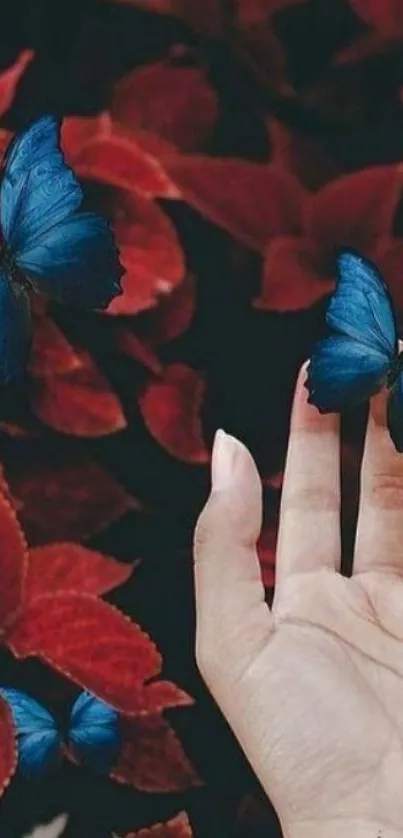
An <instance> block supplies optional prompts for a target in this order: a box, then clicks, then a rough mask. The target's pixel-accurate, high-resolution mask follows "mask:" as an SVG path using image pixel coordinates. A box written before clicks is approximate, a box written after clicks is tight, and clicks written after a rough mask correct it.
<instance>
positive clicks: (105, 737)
mask: <svg viewBox="0 0 403 838" xmlns="http://www.w3.org/2000/svg"><path fill="white" fill-rule="evenodd" d="M69 741H70V742H71V744H72V745H73V747H74V750H75V752H76V754H77V756H79V758H80V759H81V760H82V762H83V763H85V764H86V765H88V766H90V767H91V768H92V769H93V770H95V771H97V772H100V773H105V772H108V771H109V770H110V769H111V768H112V766H113V764H114V762H115V761H116V759H117V756H118V753H119V749H120V744H121V736H120V726H119V714H118V712H117V710H114V709H113V707H110V706H109V704H106V703H105V702H104V701H100V700H99V699H98V698H95V696H93V695H91V694H90V693H87V692H83V693H80V695H79V697H78V698H77V700H76V702H75V703H74V705H73V709H72V711H71V717H70V729H69Z"/></svg>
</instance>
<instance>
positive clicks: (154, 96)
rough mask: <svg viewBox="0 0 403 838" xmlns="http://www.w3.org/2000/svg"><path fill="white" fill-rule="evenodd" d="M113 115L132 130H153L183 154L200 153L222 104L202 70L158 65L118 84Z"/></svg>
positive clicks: (151, 66)
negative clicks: (185, 152) (186, 152)
mask: <svg viewBox="0 0 403 838" xmlns="http://www.w3.org/2000/svg"><path fill="white" fill-rule="evenodd" d="M111 112H112V117H113V118H114V119H115V120H116V121H117V122H118V123H121V124H122V125H123V126H125V127H127V128H129V129H132V130H133V129H138V128H140V129H143V130H146V131H152V132H154V133H156V134H159V135H160V136H161V137H163V138H164V139H166V140H168V141H169V142H171V143H173V144H174V145H175V146H177V147H178V148H180V149H182V151H197V150H200V149H201V148H202V147H203V146H204V145H205V143H206V142H207V140H208V139H209V137H210V136H211V134H212V131H213V128H214V125H215V122H216V120H217V117H218V103H217V97H216V94H215V92H214V90H213V88H212V87H211V86H210V85H209V83H208V81H207V79H206V75H205V73H204V72H203V71H202V70H201V69H200V68H199V67H183V66H175V65H173V64H172V63H169V62H158V63H156V64H149V65H148V66H147V67H141V68H140V69H138V70H135V71H134V72H133V73H130V74H129V75H128V76H126V77H124V78H123V79H122V80H121V81H120V82H118V84H117V85H116V87H115V89H114V91H113V95H112V108H111Z"/></svg>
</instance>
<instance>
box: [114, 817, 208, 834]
mask: <svg viewBox="0 0 403 838" xmlns="http://www.w3.org/2000/svg"><path fill="white" fill-rule="evenodd" d="M126 838H193V832H192V828H191V826H190V822H189V818H188V816H187V814H186V812H181V813H180V814H179V815H177V816H176V818H173V819H172V820H171V821H168V823H156V824H155V825H154V826H151V827H150V828H149V829H140V832H130V834H129V835H126Z"/></svg>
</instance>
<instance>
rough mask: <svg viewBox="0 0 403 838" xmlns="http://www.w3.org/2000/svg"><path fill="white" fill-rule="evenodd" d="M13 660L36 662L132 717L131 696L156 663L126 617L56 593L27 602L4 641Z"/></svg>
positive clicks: (81, 597) (80, 596)
mask: <svg viewBox="0 0 403 838" xmlns="http://www.w3.org/2000/svg"><path fill="white" fill-rule="evenodd" d="M7 644H8V646H9V647H10V649H11V650H12V651H13V653H14V654H15V655H16V657H18V658H28V657H33V656H34V657H38V658H39V659H40V660H42V661H43V662H44V663H47V664H49V665H50V666H51V667H53V668H54V669H56V671H58V672H60V673H61V674H62V675H65V676H67V677H68V678H70V679H71V680H72V681H74V682H75V683H76V684H78V685H79V686H80V687H83V688H84V689H87V690H89V691H90V692H92V693H94V695H97V696H98V697H99V698H101V699H103V700H104V701H106V702H108V703H109V704H112V705H113V706H114V707H116V709H117V710H120V711H121V712H122V713H127V714H129V715H130V714H131V713H136V712H137V690H138V689H141V688H142V685H143V682H144V681H145V680H147V679H148V678H151V677H153V676H154V675H157V674H158V673H159V671H160V668H161V658H160V655H159V653H158V652H157V649H156V647H155V646H154V644H153V643H152V642H151V640H150V638H149V637H148V636H147V635H146V634H144V632H142V631H141V630H140V628H139V627H138V626H136V625H135V624H134V623H131V622H130V621H129V620H128V619H127V617H125V616H124V615H123V614H121V613H120V612H119V611H117V609H116V608H113V607H112V606H111V605H108V604H107V603H105V602H102V601H101V600H99V599H95V598H94V597H93V596H91V595H89V594H84V593H75V592H73V591H67V592H66V591H62V592H59V593H56V594H51V595H43V596H40V597H38V598H37V599H35V600H31V602H28V603H27V605H26V607H25V608H24V610H23V612H22V614H21V616H20V618H19V620H18V621H17V623H15V624H14V626H13V627H12V628H11V631H10V632H9V634H8V636H7Z"/></svg>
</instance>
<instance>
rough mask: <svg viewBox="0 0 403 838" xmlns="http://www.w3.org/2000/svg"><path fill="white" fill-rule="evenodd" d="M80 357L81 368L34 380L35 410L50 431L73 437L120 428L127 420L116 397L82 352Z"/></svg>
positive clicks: (104, 432) (105, 433)
mask: <svg viewBox="0 0 403 838" xmlns="http://www.w3.org/2000/svg"><path fill="white" fill-rule="evenodd" d="M80 358H81V360H82V367H81V368H80V369H77V370H74V371H73V372H71V373H70V374H68V375H59V376H57V375H55V376H50V375H48V376H46V377H44V378H42V379H36V380H35V381H34V382H33V384H32V391H31V406H32V409H33V411H34V413H35V414H36V416H38V418H39V419H41V421H42V422H44V423H45V424H46V425H50V427H51V428H53V430H55V431H59V433H64V434H70V435H72V436H87V437H98V436H106V435H107V434H112V433H116V432H117V431H121V430H123V428H125V427H126V419H125V417H124V414H123V411H122V407H121V404H120V401H119V399H118V398H117V396H116V395H115V394H114V393H113V391H112V390H111V388H110V385H109V383H108V381H107V380H106V378H105V377H104V376H103V374H102V373H101V371H100V370H99V369H98V368H97V367H96V366H95V364H94V362H93V361H92V359H91V357H90V356H89V355H87V354H86V353H84V352H82V353H80Z"/></svg>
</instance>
